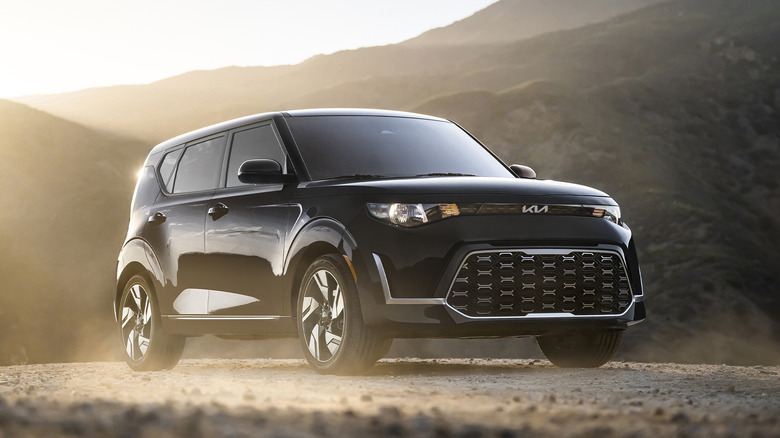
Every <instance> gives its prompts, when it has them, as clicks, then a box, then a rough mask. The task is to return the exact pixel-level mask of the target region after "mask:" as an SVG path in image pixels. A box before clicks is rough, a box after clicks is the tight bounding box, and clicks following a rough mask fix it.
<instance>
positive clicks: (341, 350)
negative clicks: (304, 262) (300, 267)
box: [296, 254, 388, 375]
mask: <svg viewBox="0 0 780 438" xmlns="http://www.w3.org/2000/svg"><path fill="white" fill-rule="evenodd" d="M296 311H297V312H296V315H297V316H298V317H297V326H298V339H299V340H300V342H301V348H302V349H303V354H304V356H306V360H307V361H308V362H309V364H311V366H312V367H313V368H314V369H315V370H317V371H318V372H320V373H323V374H339V375H348V374H356V373H360V372H363V371H365V370H367V369H368V368H370V367H371V366H372V365H373V364H374V363H375V362H376V361H377V359H378V358H377V355H378V354H379V353H380V352H381V351H382V350H383V349H384V347H385V344H386V343H387V341H388V340H387V339H385V338H382V337H380V336H379V335H378V334H376V333H375V332H374V331H373V330H371V329H370V328H368V327H366V325H365V324H364V323H363V315H362V312H361V309H360V300H359V297H358V292H357V286H356V285H355V282H354V281H353V280H352V274H351V271H350V269H349V266H347V263H346V262H345V261H344V259H343V257H342V256H341V255H338V254H327V255H324V256H322V257H319V258H318V259H316V260H315V261H314V262H313V263H312V264H311V265H310V266H309V268H308V269H307V270H306V273H305V274H304V275H303V280H302V281H301V286H300V289H299V291H298V304H297V307H296Z"/></svg>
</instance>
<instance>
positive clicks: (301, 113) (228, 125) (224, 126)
mask: <svg viewBox="0 0 780 438" xmlns="http://www.w3.org/2000/svg"><path fill="white" fill-rule="evenodd" d="M276 116H281V117H317V116H375V117H405V118H415V119H427V120H438V121H445V120H444V119H441V118H438V117H433V116H428V115H425V114H416V113H408V112H403V111H390V110H379V109H364V108H317V109H302V110H291V111H279V112H268V113H261V114H254V115H251V116H246V117H241V118H238V119H233V120H228V121H226V122H222V123H217V124H215V125H211V126H207V127H205V128H200V129H197V130H195V131H191V132H188V133H185V134H182V135H179V136H176V137H174V138H171V139H170V140H166V141H164V142H162V143H160V144H158V145H157V146H155V147H154V148H152V150H151V151H150V152H149V156H151V155H153V154H155V153H158V152H160V151H162V150H165V149H168V148H169V147H171V146H176V145H181V144H184V143H187V142H190V141H193V140H197V139H199V138H202V137H206V136H209V135H212V134H216V133H218V132H222V131H227V130H230V129H233V128H237V127H240V126H244V125H249V124H252V123H256V122H260V121H263V120H269V119H271V118H273V117H276Z"/></svg>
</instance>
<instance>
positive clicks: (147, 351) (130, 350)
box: [119, 275, 184, 371]
mask: <svg viewBox="0 0 780 438" xmlns="http://www.w3.org/2000/svg"><path fill="white" fill-rule="evenodd" d="M119 305H120V307H119V334H120V336H121V339H122V346H123V347H124V352H125V354H124V357H125V361H126V362H127V364H128V365H130V368H132V369H134V370H136V371H156V370H166V369H169V368H173V367H174V366H176V364H177V363H178V362H179V359H180V358H181V354H182V351H183V350H184V337H182V336H174V335H169V334H167V333H165V332H164V331H163V329H162V325H161V323H160V308H159V307H158V305H157V301H155V299H154V291H153V289H152V287H151V286H150V285H149V283H148V282H147V281H146V279H145V278H144V277H142V276H140V275H135V276H133V277H132V278H130V280H129V281H128V282H127V284H126V285H125V289H124V292H122V296H121V297H120V299H119Z"/></svg>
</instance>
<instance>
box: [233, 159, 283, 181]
mask: <svg viewBox="0 0 780 438" xmlns="http://www.w3.org/2000/svg"><path fill="white" fill-rule="evenodd" d="M238 180H239V181H241V182H242V183H244V184H285V183H290V182H294V181H295V175H285V174H283V173H282V166H281V165H280V164H279V162H278V161H276V160H268V159H265V158H262V159H256V160H247V161H244V162H243V163H241V166H239V168H238Z"/></svg>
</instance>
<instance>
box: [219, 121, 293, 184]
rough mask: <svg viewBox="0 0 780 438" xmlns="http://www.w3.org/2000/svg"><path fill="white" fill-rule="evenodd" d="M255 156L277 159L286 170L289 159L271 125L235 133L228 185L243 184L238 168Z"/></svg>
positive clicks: (231, 150)
mask: <svg viewBox="0 0 780 438" xmlns="http://www.w3.org/2000/svg"><path fill="white" fill-rule="evenodd" d="M255 158H268V159H271V160H276V161H277V162H278V163H279V164H280V165H281V166H282V171H285V172H286V165H287V159H286V157H285V155H284V152H283V151H282V146H281V145H280V144H279V140H278V139H277V138H276V134H275V133H274V129H273V127H271V125H264V126H259V127H257V128H252V129H247V130H245V131H240V132H236V133H235V134H233V146H231V148H230V161H229V162H228V175H227V186H228V187H234V186H239V185H242V184H243V183H241V182H240V181H239V180H238V168H239V167H240V166H241V163H243V162H244V161H246V160H251V159H255Z"/></svg>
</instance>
